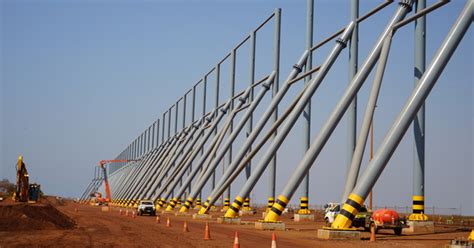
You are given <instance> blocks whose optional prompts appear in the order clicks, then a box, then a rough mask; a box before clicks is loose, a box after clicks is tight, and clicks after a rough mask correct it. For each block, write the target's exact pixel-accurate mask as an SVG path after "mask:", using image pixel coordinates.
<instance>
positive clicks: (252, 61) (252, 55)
mask: <svg viewBox="0 0 474 248" xmlns="http://www.w3.org/2000/svg"><path fill="white" fill-rule="evenodd" d="M250 42H251V43H250V70H249V77H250V80H249V81H250V84H253V83H254V82H255V50H256V46H257V32H256V31H253V32H252V33H251V34H250ZM253 98H254V89H253V88H252V89H251V90H250V95H249V102H252V101H253ZM252 127H253V113H252V114H251V115H250V118H249V120H248V122H247V134H246V135H245V137H247V138H248V137H249V135H250V133H251V132H252ZM251 150H252V147H250V148H249V152H250V151H251ZM251 173H252V162H251V161H250V162H249V163H248V165H247V167H245V176H246V178H247V179H248V178H249V177H250V174H251Z"/></svg>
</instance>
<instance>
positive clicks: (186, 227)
mask: <svg viewBox="0 0 474 248" xmlns="http://www.w3.org/2000/svg"><path fill="white" fill-rule="evenodd" d="M183 232H189V228H188V222H187V221H186V220H185V221H184V225H183Z"/></svg>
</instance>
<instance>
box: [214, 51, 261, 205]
mask: <svg viewBox="0 0 474 248" xmlns="http://www.w3.org/2000/svg"><path fill="white" fill-rule="evenodd" d="M236 57H237V50H236V49H233V50H232V52H231V53H230V98H231V99H233V98H234V95H235V63H236ZM252 90H253V87H252V86H250V92H252ZM250 92H249V95H250ZM233 110H234V100H231V102H230V111H233ZM233 126H234V121H233V119H232V120H231V121H230V126H229V131H228V135H229V136H230V135H231V134H232V130H233V128H234V127H233ZM242 127H243V125H242ZM228 140H229V139H228ZM232 143H233V140H232V141H231V142H230V145H229V148H228V149H227V161H226V162H227V166H229V165H230V164H231V163H232ZM215 180H216V179H215V177H213V178H212V190H214V187H215V184H216V181H215ZM230 192H231V189H230V186H229V187H228V188H227V192H226V194H225V197H226V198H227V199H229V201H230Z"/></svg>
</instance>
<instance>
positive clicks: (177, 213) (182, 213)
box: [174, 212, 191, 216]
mask: <svg viewBox="0 0 474 248" xmlns="http://www.w3.org/2000/svg"><path fill="white" fill-rule="evenodd" d="M174 215H175V216H191V213H188V212H176V213H175V214H174Z"/></svg>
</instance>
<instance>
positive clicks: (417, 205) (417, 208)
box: [408, 195, 428, 221]
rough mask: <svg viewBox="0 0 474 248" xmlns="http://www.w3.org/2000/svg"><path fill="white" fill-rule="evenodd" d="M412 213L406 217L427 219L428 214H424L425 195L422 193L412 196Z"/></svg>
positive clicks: (415, 219) (419, 219) (414, 219)
mask: <svg viewBox="0 0 474 248" xmlns="http://www.w3.org/2000/svg"><path fill="white" fill-rule="evenodd" d="M412 211H413V213H412V214H411V215H410V216H409V217H408V220H411V221H427V220H428V216H427V215H425V214H424V213H425V197H424V196H422V195H414V196H413V206H412Z"/></svg>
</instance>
